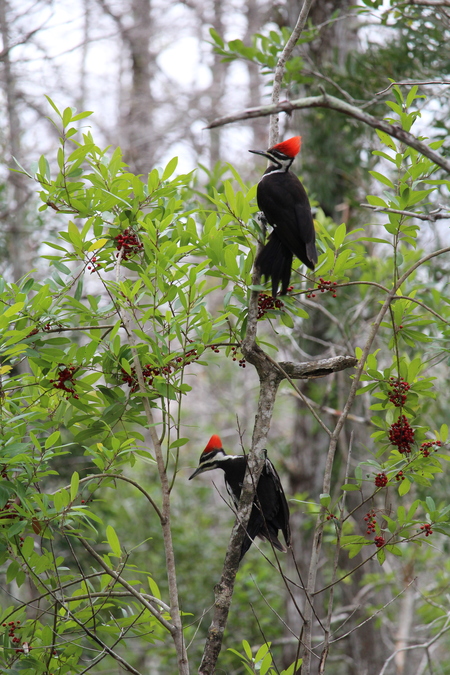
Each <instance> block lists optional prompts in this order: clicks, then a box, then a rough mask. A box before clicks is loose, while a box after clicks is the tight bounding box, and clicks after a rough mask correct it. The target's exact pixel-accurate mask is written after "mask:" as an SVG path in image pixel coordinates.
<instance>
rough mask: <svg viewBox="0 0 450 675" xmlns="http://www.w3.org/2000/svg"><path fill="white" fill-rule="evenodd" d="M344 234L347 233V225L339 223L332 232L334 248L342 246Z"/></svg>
mask: <svg viewBox="0 0 450 675" xmlns="http://www.w3.org/2000/svg"><path fill="white" fill-rule="evenodd" d="M346 234H347V226H346V224H345V223H341V224H340V225H339V227H337V228H336V232H335V233H334V247H335V248H336V249H338V248H339V247H340V246H342V243H343V241H344V239H345V235H346Z"/></svg>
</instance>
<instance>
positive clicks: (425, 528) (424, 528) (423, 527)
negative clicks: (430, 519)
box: [420, 523, 433, 537]
mask: <svg viewBox="0 0 450 675" xmlns="http://www.w3.org/2000/svg"><path fill="white" fill-rule="evenodd" d="M420 529H421V530H422V534H424V535H425V536H426V537H429V536H430V534H433V530H432V529H431V525H430V523H425V524H424V525H421V526H420Z"/></svg>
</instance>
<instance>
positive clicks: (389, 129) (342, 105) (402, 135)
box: [208, 93, 450, 173]
mask: <svg viewBox="0 0 450 675" xmlns="http://www.w3.org/2000/svg"><path fill="white" fill-rule="evenodd" d="M305 108H328V109H329V110H336V111H337V112H341V113H343V114H344V115H347V116H348V117H353V119H356V120H358V121H359V122H362V123H363V124H366V125H367V126H369V127H372V128H373V129H378V130H379V131H384V133H385V134H388V135H389V136H392V138H396V139H397V140H398V141H400V142H401V143H404V144H405V145H408V146H409V147H411V148H414V150H417V151H418V152H420V153H421V154H422V155H424V156H425V157H428V159H431V161H432V162H434V163H435V164H437V165H438V166H440V167H441V168H442V169H444V170H445V171H446V172H447V173H450V160H448V159H445V157H443V156H441V155H440V154H439V153H437V152H435V151H434V150H432V149H431V148H430V147H428V145H426V143H423V142H422V141H419V139H418V138H416V136H414V135H413V134H410V133H409V132H408V131H405V130H404V129H402V128H401V127H400V126H399V125H398V124H390V123H389V122H386V121H385V120H380V119H378V118H377V117H374V116H373V115H370V114H369V113H366V112H364V111H363V110H361V109H360V108H358V107H357V106H354V105H351V104H350V103H347V102H346V101H342V100H341V99H339V98H336V96H330V95H328V94H325V93H323V94H322V95H321V96H307V97H306V98H298V99H296V100H294V101H282V102H281V103H278V104H277V105H271V104H269V105H265V106H258V107H257V108H248V109H247V110H244V111H243V112H240V113H236V114H235V115H227V116H225V117H219V118H218V119H216V120H214V121H213V122H211V124H210V125H209V127H208V128H209V129H212V128H214V127H220V126H224V125H225V124H231V123H232V122H240V121H242V120H249V119H254V118H255V117H264V116H266V115H276V114H277V113H280V112H285V113H287V114H288V115H290V114H291V113H292V112H293V111H294V110H303V109H305Z"/></svg>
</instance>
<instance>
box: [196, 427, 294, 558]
mask: <svg viewBox="0 0 450 675" xmlns="http://www.w3.org/2000/svg"><path fill="white" fill-rule="evenodd" d="M246 467H247V457H245V455H227V454H226V453H225V452H224V450H223V448H222V441H221V440H220V438H219V436H217V435H216V434H214V436H211V438H210V439H209V442H208V445H207V446H206V448H205V449H204V450H203V452H202V454H201V455H200V462H199V465H198V468H197V469H196V471H194V473H193V474H192V476H190V477H189V480H191V478H195V476H198V475H199V474H200V473H203V472H205V471H212V470H213V469H222V470H223V471H224V473H225V485H226V488H227V490H228V494H229V495H230V497H231V498H232V500H233V502H234V505H235V506H236V508H237V507H238V505H239V498H240V496H241V489H242V484H243V482H244V475H245V469H246ZM278 530H281V531H282V532H283V536H284V539H285V541H286V546H288V547H289V546H290V545H291V531H290V528H289V507H288V505H287V501H286V497H285V495H284V492H283V487H282V485H281V482H280V478H279V476H278V474H277V472H276V471H275V468H274V466H273V464H272V462H271V461H270V460H269V459H267V457H266V461H265V464H264V467H263V470H262V473H261V475H260V477H259V482H258V486H257V488H256V495H255V499H254V502H253V507H252V511H251V514H250V519H249V521H248V524H247V531H246V535H245V539H244V541H243V542H242V548H241V556H240V558H239V560H242V558H243V557H244V555H245V554H246V552H247V551H248V549H249V548H250V546H251V545H252V541H253V539H254V538H255V537H260V538H261V539H267V540H269V541H271V542H272V544H273V546H274V547H275V548H277V549H278V550H279V551H283V552H286V548H285V546H283V544H282V543H281V542H280V540H279V539H278Z"/></svg>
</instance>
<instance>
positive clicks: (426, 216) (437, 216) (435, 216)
mask: <svg viewBox="0 0 450 675" xmlns="http://www.w3.org/2000/svg"><path fill="white" fill-rule="evenodd" d="M360 206H362V207H363V208H365V209H371V210H372V211H375V212H376V213H378V212H380V213H398V214H399V215H400V216H407V217H408V218H418V219H419V220H429V221H431V222H432V223H435V222H436V220H448V219H449V218H450V213H440V211H441V208H439V209H436V211H431V212H430V213H414V211H402V210H401V209H390V208H388V207H387V206H374V205H373V204H360Z"/></svg>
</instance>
